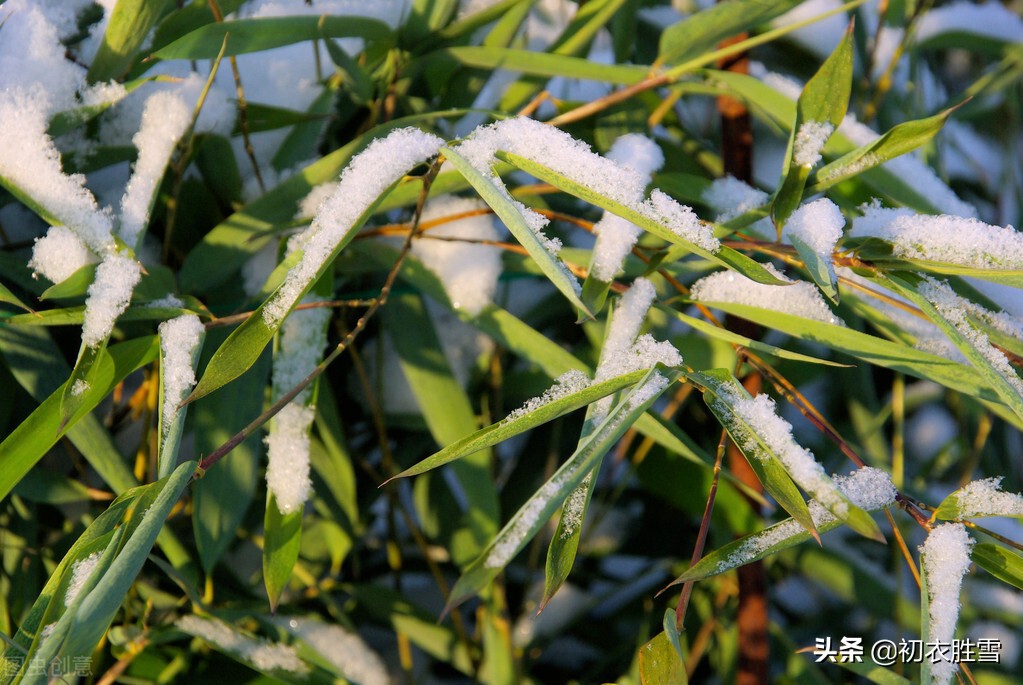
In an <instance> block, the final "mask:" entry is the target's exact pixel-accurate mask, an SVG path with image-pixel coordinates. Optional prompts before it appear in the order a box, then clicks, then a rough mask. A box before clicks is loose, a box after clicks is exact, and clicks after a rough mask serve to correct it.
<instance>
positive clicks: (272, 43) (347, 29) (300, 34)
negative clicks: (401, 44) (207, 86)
mask: <svg viewBox="0 0 1023 685" xmlns="http://www.w3.org/2000/svg"><path fill="white" fill-rule="evenodd" d="M224 36H228V41H227V51H226V52H225V53H224V55H225V56H228V57H229V56H232V55H242V54H245V53H249V52H259V51H261V50H272V49H273V48H279V47H283V46H285V45H291V44H293V43H302V42H304V41H314V40H316V39H318V38H320V37H321V36H329V37H331V38H345V37H357V38H362V39H363V40H366V41H368V42H371V43H378V42H383V43H387V44H390V43H393V41H394V34H393V32H392V31H391V29H390V28H389V27H388V26H387V24H385V23H383V22H382V21H379V20H377V19H369V18H367V17H355V16H342V15H329V16H326V17H316V16H308V17H260V18H255V19H234V20H231V21H224V22H218V23H215V24H206V25H205V26H201V27H199V28H197V29H195V30H194V31H191V32H190V33H187V34H185V35H184V36H182V37H181V38H178V39H177V40H175V41H174V42H173V43H171V44H170V45H167V46H164V47H162V48H160V49H159V50H157V51H156V52H154V53H153V54H152V56H153V57H155V58H157V59H164V60H171V59H190V60H198V59H213V58H214V57H216V56H217V53H219V52H220V47H221V45H222V44H223V43H224Z"/></svg>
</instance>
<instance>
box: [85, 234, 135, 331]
mask: <svg viewBox="0 0 1023 685" xmlns="http://www.w3.org/2000/svg"><path fill="white" fill-rule="evenodd" d="M141 278H142V265H141V264H139V263H138V262H137V261H135V260H134V259H132V258H131V257H128V256H126V255H123V254H120V253H118V252H111V253H109V254H107V256H106V257H104V258H103V261H102V262H100V265H99V267H97V268H96V280H94V281H93V282H92V285H90V286H89V296H88V298H87V299H86V300H85V320H84V323H83V325H82V343H83V344H85V345H86V346H88V347H95V346H97V345H99V344H100V343H102V342H103V341H104V340H106V339H107V338H109V337H110V333H111V331H113V330H114V322H115V321H117V317H119V316H120V315H121V314H122V313H123V312H124V310H125V309H127V308H128V304H129V303H130V302H131V293H132V290H134V289H135V286H136V285H137V284H138V282H139V279H141Z"/></svg>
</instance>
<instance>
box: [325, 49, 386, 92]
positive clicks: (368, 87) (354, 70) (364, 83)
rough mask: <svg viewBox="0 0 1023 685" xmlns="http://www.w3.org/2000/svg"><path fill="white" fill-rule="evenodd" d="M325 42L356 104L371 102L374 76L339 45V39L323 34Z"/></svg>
mask: <svg viewBox="0 0 1023 685" xmlns="http://www.w3.org/2000/svg"><path fill="white" fill-rule="evenodd" d="M323 44H324V45H326V46H327V52H328V53H329V54H330V59H331V61H332V62H334V66H335V67H337V71H338V73H339V74H340V75H341V81H342V83H344V84H345V85H346V86H348V89H349V90H350V92H351V94H352V100H353V101H354V102H355V103H356V104H362V103H365V102H369V101H370V99H372V97H373V90H374V87H373V78H372V77H371V76H370V75H369V74H368V73H367V72H366V70H365V69H363V68H362V67H361V66H359V63H358V62H356V61H355V60H354V59H353V58H351V57H349V56H348V53H347V52H345V51H344V49H343V48H342V47H341V46H340V45H338V43H337V41H335V40H333V39H332V38H329V37H328V36H323Z"/></svg>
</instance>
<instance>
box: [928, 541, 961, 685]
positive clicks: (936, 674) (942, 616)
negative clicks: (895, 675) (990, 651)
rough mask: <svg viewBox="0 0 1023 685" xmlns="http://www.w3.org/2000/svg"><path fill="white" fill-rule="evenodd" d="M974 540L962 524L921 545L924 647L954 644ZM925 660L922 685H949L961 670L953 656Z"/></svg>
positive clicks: (939, 656)
mask: <svg viewBox="0 0 1023 685" xmlns="http://www.w3.org/2000/svg"><path fill="white" fill-rule="evenodd" d="M973 546H974V540H973V538H971V537H970V534H969V533H967V532H966V527H965V526H963V524H961V523H943V524H941V525H939V526H935V527H934V528H932V529H931V531H930V532H929V533H928V534H927V539H926V540H924V544H923V545H921V546H920V605H921V616H920V640H921V641H922V642H923V644H925V645H926V644H930V643H936V644H942V645H946V644H951V643H952V641H953V639H954V638H955V633H956V623H957V622H958V620H959V595H960V592H961V590H962V585H963V576H964V575H965V574H966V572H967V571H968V570H969V569H970V561H971V559H970V551H971V549H972V548H973ZM936 657H937V658H936V659H930V658H927V659H923V661H922V663H921V665H920V682H921V683H924V684H929V685H946V684H947V683H950V682H951V681H952V677H953V676H954V675H955V673H956V671H958V670H959V666H958V663H957V662H955V661H952V656H951V654H949V653H947V652H944V651H942V652H939V653H938V654H936Z"/></svg>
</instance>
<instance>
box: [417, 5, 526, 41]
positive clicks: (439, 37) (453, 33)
mask: <svg viewBox="0 0 1023 685" xmlns="http://www.w3.org/2000/svg"><path fill="white" fill-rule="evenodd" d="M535 3H536V0H499V1H498V2H495V3H492V4H487V5H486V6H485V7H484V8H483V9H481V10H479V11H477V12H473V13H472V14H470V15H468V16H466V17H462V18H461V19H458V20H456V21H453V22H451V23H450V24H448V25H447V26H445V27H444V28H442V29H441V30H440V31H437V32H436V33H435V34H434V35H435V37H436V38H435V39H434V38H433V37H431V38H429V39H428V44H427V46H426V47H430V46H431V45H433V44H434V43H435V42H441V41H442V42H445V43H447V42H452V41H454V39H456V38H460V37H462V36H465V35H468V34H470V33H472V32H473V31H475V30H476V29H478V28H480V27H482V26H486V25H487V24H489V23H490V22H492V21H494V20H495V19H500V18H501V17H504V16H505V15H507V14H508V13H510V12H514V11H516V8H517V6H520V5H525V6H527V7H528V6H531V5H533V4H535Z"/></svg>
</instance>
